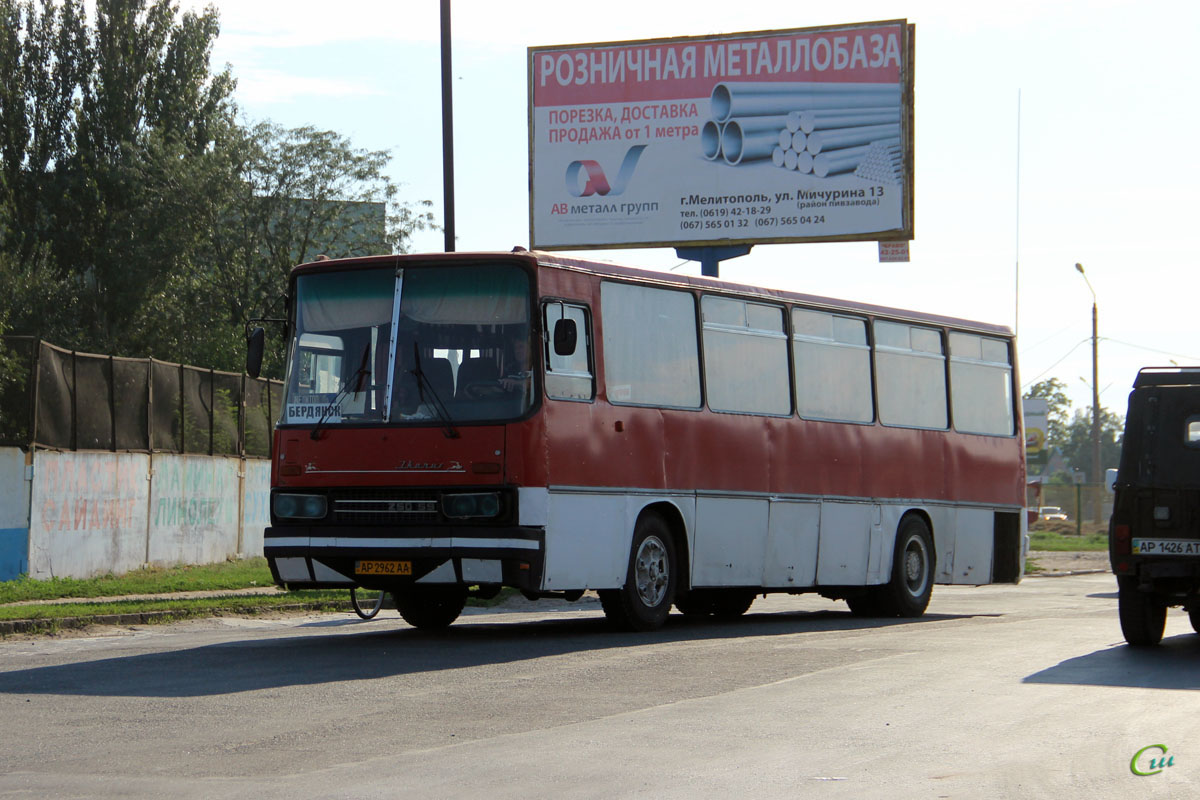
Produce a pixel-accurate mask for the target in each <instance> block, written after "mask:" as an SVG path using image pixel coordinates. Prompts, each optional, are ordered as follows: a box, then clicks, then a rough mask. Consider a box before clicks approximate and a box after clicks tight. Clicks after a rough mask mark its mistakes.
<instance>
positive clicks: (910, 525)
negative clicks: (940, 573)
mask: <svg viewBox="0 0 1200 800" xmlns="http://www.w3.org/2000/svg"><path fill="white" fill-rule="evenodd" d="M934 564H935V558H934V549H933V536H931V535H930V533H929V526H928V525H926V524H925V520H923V519H921V518H920V517H918V516H916V515H909V516H907V517H905V518H904V520H903V521H902V522H901V523H900V530H899V531H898V532H897V534H896V551H895V554H894V556H893V558H892V579H891V580H890V581H888V582H887V583H885V584H884V585H883V586H880V587H879V588H878V589H875V590H874V591H872V592H871V594H873V595H874V603H875V605H876V606H877V607H878V615H879V616H884V617H909V618H912V617H919V616H921V615H922V614H924V613H925V609H926V608H928V607H929V598H930V596H931V595H932V594H933V570H934ZM851 610H852V611H854V604H852V605H851ZM856 613H857V612H856Z"/></svg>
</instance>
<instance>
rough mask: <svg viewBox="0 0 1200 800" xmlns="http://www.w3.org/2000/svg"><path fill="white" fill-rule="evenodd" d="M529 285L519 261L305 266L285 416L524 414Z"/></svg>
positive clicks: (528, 381) (345, 420) (300, 419)
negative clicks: (313, 269) (308, 269)
mask: <svg viewBox="0 0 1200 800" xmlns="http://www.w3.org/2000/svg"><path fill="white" fill-rule="evenodd" d="M529 296H530V285H529V278H528V276H527V275H526V273H525V272H524V271H523V270H521V269H520V268H519V267H516V266H514V265H511V264H482V265H478V264H477V265H466V266H438V267H409V268H405V269H403V270H395V269H391V268H382V269H367V270H363V269H359V270H347V271H340V272H322V273H313V274H308V275H301V276H300V277H299V278H298V279H297V281H296V296H295V306H294V309H293V313H294V319H295V329H294V335H293V338H292V342H291V351H290V360H289V366H288V375H287V380H286V389H285V398H284V404H283V413H282V417H281V419H280V422H281V423H282V424H310V425H317V424H319V425H322V426H325V425H340V424H360V423H376V424H378V423H395V424H424V425H431V424H433V425H436V424H444V425H452V424H457V423H459V422H478V421H493V420H495V421H502V420H506V419H513V418H516V417H520V416H523V415H524V414H525V413H526V412H527V411H529V409H530V408H531V406H532V403H533V401H534V398H535V397H536V396H537V394H536V392H535V391H534V380H535V378H534V375H535V370H534V364H533V362H532V357H533V353H534V352H535V348H533V347H531V346H530V345H531V341H530V337H531V335H532V332H531V326H530V301H529Z"/></svg>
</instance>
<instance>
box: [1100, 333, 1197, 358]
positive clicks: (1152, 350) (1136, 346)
mask: <svg viewBox="0 0 1200 800" xmlns="http://www.w3.org/2000/svg"><path fill="white" fill-rule="evenodd" d="M1105 338H1106V339H1107V341H1110V342H1112V343H1113V344H1121V345H1125V346H1126V347H1132V348H1133V349H1135V350H1145V351H1146V352H1148V353H1158V354H1159V355H1164V356H1174V357H1175V358H1182V359H1185V360H1187V361H1195V362H1197V363H1200V358H1198V357H1196V356H1189V355H1184V354H1183V353H1172V352H1170V351H1168V350H1158V349H1156V348H1153V347H1146V346H1145V345H1141V344H1134V343H1133V342H1123V341H1121V340H1120V339H1109V338H1108V337H1105Z"/></svg>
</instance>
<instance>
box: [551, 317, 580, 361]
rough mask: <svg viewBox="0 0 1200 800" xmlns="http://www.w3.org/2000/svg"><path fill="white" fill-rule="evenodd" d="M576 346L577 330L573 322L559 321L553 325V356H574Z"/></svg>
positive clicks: (569, 320)
mask: <svg viewBox="0 0 1200 800" xmlns="http://www.w3.org/2000/svg"><path fill="white" fill-rule="evenodd" d="M578 345H579V329H578V328H577V327H576V325H575V320H573V319H560V320H559V321H558V322H556V323H554V355H556V356H570V355H574V354H575V348H576V347H577V346H578Z"/></svg>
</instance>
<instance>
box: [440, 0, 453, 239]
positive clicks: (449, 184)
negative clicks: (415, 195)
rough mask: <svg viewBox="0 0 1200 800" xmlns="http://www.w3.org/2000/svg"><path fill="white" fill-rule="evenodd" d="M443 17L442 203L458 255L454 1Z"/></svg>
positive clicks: (444, 2)
mask: <svg viewBox="0 0 1200 800" xmlns="http://www.w3.org/2000/svg"><path fill="white" fill-rule="evenodd" d="M441 12H442V14H441V16H442V202H443V204H444V206H445V208H444V213H445V215H446V220H445V223H444V224H443V229H444V231H445V234H446V252H447V253H453V252H454V99H453V92H452V90H451V86H452V85H453V75H452V68H451V61H450V0H441Z"/></svg>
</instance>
